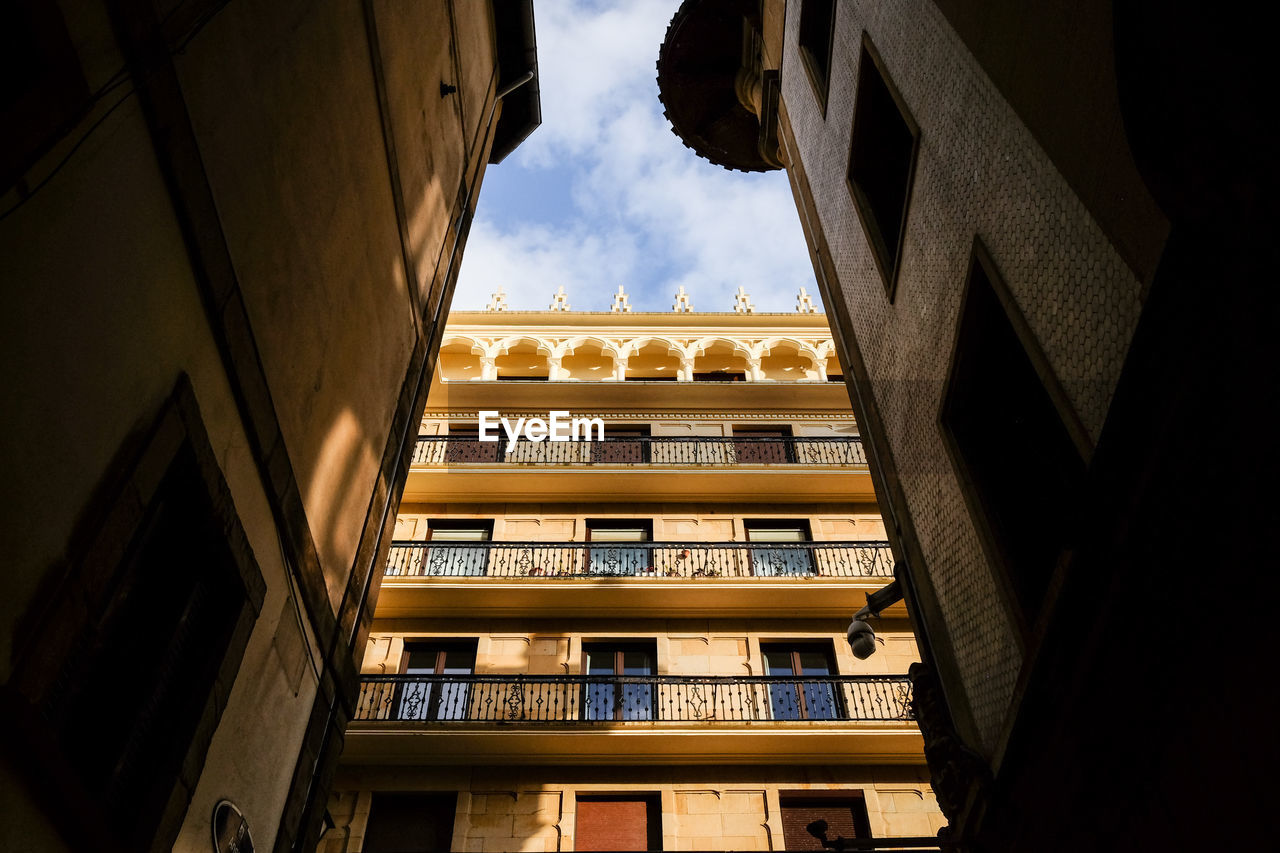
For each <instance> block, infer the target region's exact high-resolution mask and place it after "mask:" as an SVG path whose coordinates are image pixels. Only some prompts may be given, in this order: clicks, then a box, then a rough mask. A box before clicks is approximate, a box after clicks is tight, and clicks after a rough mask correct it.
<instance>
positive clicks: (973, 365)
mask: <svg viewBox="0 0 1280 853" xmlns="http://www.w3.org/2000/svg"><path fill="white" fill-rule="evenodd" d="M1202 12H1203V10H1202V9H1200V8H1196V7H1186V6H1177V5H1176V4H1175V6H1173V7H1171V6H1169V5H1168V4H1154V3H1144V2H1137V3H1114V4H1113V3H1109V2H1086V3H1074V2H1049V3H1032V4H1022V3H1003V2H1000V3H966V2H954V0H937V2H927V3H918V2H896V0H895V1H894V2H863V0H840V2H834V0H785V2H784V0H764V1H763V2H755V0H686V2H684V3H682V4H681V5H680V7H679V9H678V11H677V12H676V13H675V15H674V17H673V19H672V21H671V24H670V27H669V29H668V32H667V35H666V39H665V41H664V43H663V45H662V47H661V50H660V53H659V57H658V84H659V88H660V91H661V98H662V101H663V104H664V105H665V107H666V111H667V115H668V117H669V118H670V120H671V122H672V125H673V129H674V131H675V133H676V134H677V136H678V137H679V138H680V139H681V141H683V142H684V143H685V144H686V145H688V146H689V147H691V148H692V149H693V150H694V151H696V152H697V153H698V154H699V155H701V156H703V157H705V158H706V159H708V160H710V161H711V162H713V163H716V164H719V165H722V166H725V167H728V168H733V169H742V170H750V171H753V170H766V169H776V168H785V169H786V172H787V174H788V177H789V179H790V181H791V185H792V189H793V192H794V196H795V200H796V204H797V208H798V211H799V214H800V218H801V222H802V224H803V227H804V229H805V233H806V237H807V240H808V242H809V246H810V249H811V254H812V258H813V263H814V271H815V275H816V278H817V281H818V286H819V288H820V290H821V293H822V297H823V302H824V303H825V305H826V306H827V310H828V312H829V314H830V316H831V319H832V329H833V333H834V336H835V341H836V346H835V352H836V355H837V357H838V359H839V361H840V363H841V364H842V365H844V367H845V373H846V376H847V379H848V383H849V387H850V392H851V397H852V400H853V404H854V410H855V412H856V414H857V417H858V422H859V424H860V428H861V434H862V436H863V440H864V441H865V443H866V447H867V450H868V457H869V460H870V462H871V470H872V472H873V474H874V475H875V477H876V478H877V494H878V495H879V496H880V499H881V501H882V503H881V506H882V508H883V510H884V512H885V516H886V519H887V522H886V532H887V535H888V538H889V541H890V542H891V543H892V547H893V551H894V554H895V557H896V558H897V561H898V566H899V569H900V571H899V580H900V582H901V585H902V587H903V590H904V592H905V594H906V597H907V601H908V609H909V610H910V612H911V614H912V617H913V622H914V625H915V627H916V631H917V636H918V637H919V638H920V640H921V653H922V656H923V657H924V664H925V665H924V666H922V667H919V668H917V670H916V676H917V677H916V679H915V689H916V692H917V697H918V702H919V705H920V710H921V726H922V728H923V729H924V730H925V733H926V752H927V753H928V755H929V763H930V767H931V769H932V771H933V774H934V775H933V778H934V783H935V784H934V787H935V789H936V791H937V795H938V801H939V803H940V804H941V805H942V807H943V810H944V811H945V812H946V813H947V815H948V817H949V818H950V819H951V821H952V832H953V836H954V837H957V838H959V839H961V840H962V841H964V842H965V843H967V844H972V845H974V846H976V847H980V848H986V849H994V850H1003V849H1016V850H1037V851H1049V850H1076V849H1083V848H1088V849H1117V850H1121V849H1156V848H1159V847H1162V846H1172V847H1177V846H1183V845H1185V843H1186V840H1185V839H1187V838H1189V837H1191V836H1192V835H1194V834H1196V833H1198V832H1203V831H1211V832H1212V833H1213V834H1214V835H1215V838H1216V841H1215V843H1216V844H1218V845H1220V846H1224V847H1225V846H1230V845H1232V844H1234V845H1237V846H1243V847H1248V846H1252V845H1263V846H1266V845H1267V844H1269V843H1270V839H1269V838H1267V836H1266V831H1264V830H1262V829H1261V824H1259V823H1257V822H1256V821H1253V820H1251V819H1245V820H1237V819H1235V818H1232V817H1224V818H1223V819H1221V820H1218V819H1214V818H1213V817H1210V816H1209V815H1207V814H1206V813H1205V812H1206V808H1205V806H1206V805H1207V804H1208V803H1210V802H1213V801H1214V800H1215V799H1216V798H1217V796H1218V794H1219V792H1220V791H1219V787H1218V786H1219V784H1220V780H1223V779H1227V778H1230V779H1234V780H1239V782H1240V784H1241V785H1242V786H1244V787H1245V788H1248V789H1250V790H1255V789H1256V790H1258V791H1261V790H1263V789H1264V788H1270V787H1273V786H1271V785H1269V784H1264V780H1269V779H1270V777H1271V776H1272V775H1274V767H1275V761H1276V760H1277V758H1278V757H1280V745H1278V744H1277V738H1276V737H1275V734H1274V724H1273V723H1271V722H1270V720H1271V719H1273V718H1274V716H1275V715H1276V713H1277V712H1280V707H1278V702H1277V699H1276V695H1277V694H1276V691H1275V690H1274V685H1273V683H1272V682H1273V679H1272V678H1271V677H1270V676H1260V675H1259V672H1258V667H1259V664H1260V662H1261V661H1262V660H1263V659H1264V657H1265V656H1267V655H1269V654H1270V651H1269V650H1270V649H1274V648H1275V647H1276V646H1277V636H1276V631H1275V620H1274V618H1273V617H1272V616H1271V615H1270V614H1269V613H1268V612H1267V610H1268V607H1269V605H1264V604H1262V602H1269V601H1272V600H1274V597H1275V593H1276V580H1275V574H1274V573H1273V572H1270V571H1266V570H1259V567H1261V566H1271V565H1275V564H1276V562H1277V554H1276V545H1275V540H1274V537H1270V536H1268V535H1266V534H1264V533H1262V531H1263V530H1264V529H1267V528H1269V526H1270V522H1269V521H1268V519H1269V517H1270V515H1271V514H1272V513H1273V512H1274V506H1275V501H1274V497H1273V496H1272V495H1271V489H1270V486H1269V485H1268V484H1269V483H1270V482H1272V481H1273V478H1274V476H1275V475H1276V465H1275V462H1276V454H1275V453H1274V450H1273V447H1274V442H1273V440H1272V439H1271V438H1270V436H1269V435H1268V434H1267V431H1266V430H1265V429H1264V428H1263V427H1262V426H1261V424H1263V423H1265V422H1267V420H1268V419H1269V416H1268V415H1267V414H1266V413H1267V412H1270V411H1272V410H1274V407H1275V406H1276V404H1277V388H1280V383H1278V382H1277V381H1276V367H1277V365H1280V358H1278V357H1277V353H1276V346H1275V341H1276V340H1277V335H1276V325H1277V324H1276V318H1277V316H1280V314H1277V312H1276V311H1275V305H1274V298H1273V297H1272V296H1270V295H1269V294H1268V291H1269V288H1265V287H1264V288H1260V287H1257V286H1256V282H1259V281H1261V280H1263V279H1266V280H1269V279H1270V278H1273V277H1274V272H1273V270H1274V264H1275V260H1276V259H1275V240H1274V239H1273V237H1272V236H1271V235H1270V234H1269V233H1268V232H1267V229H1266V228H1265V227H1264V226H1262V225H1261V223H1262V222H1265V221H1270V219H1272V218H1274V213H1275V211H1274V205H1275V200H1276V198H1277V194H1276V187H1277V182H1276V161H1275V158H1274V157H1273V156H1271V154H1270V153H1269V149H1268V147H1267V145H1266V144H1265V143H1264V140H1265V139H1267V138H1269V131H1266V130H1265V127H1264V125H1265V118H1264V117H1263V113H1261V112H1259V111H1258V110H1257V109H1256V108H1255V107H1254V106H1252V105H1253V104H1256V103H1259V102H1261V101H1264V100H1265V99H1266V98H1267V97H1268V96H1269V95H1268V93H1269V88H1268V87H1269V84H1263V83H1262V80H1263V78H1264V77H1266V74H1265V73H1264V72H1263V71H1262V70H1261V68H1262V64H1263V63H1264V59H1263V57H1265V56H1267V55H1268V54H1269V53H1270V48H1269V47H1268V46H1267V45H1265V44H1263V43H1262V40H1261V39H1262V37H1261V36H1257V35H1255V34H1254V33H1241V32H1240V28H1239V27H1238V26H1237V23H1238V22H1236V21H1233V20H1231V19H1230V16H1216V15H1212V14H1207V15H1206V14H1202ZM1192 68H1194V69H1195V70H1194V72H1192V71H1191V70H1190V69H1192ZM1201 509H1203V511H1204V512H1205V513H1207V515H1201V514H1200V510H1201ZM1193 518H1204V519H1205V520H1206V521H1207V526H1205V527H1199V526H1198V525H1197V522H1196V521H1194V520H1193ZM1210 519H1211V520H1210ZM1195 530H1203V531H1205V535H1206V536H1207V537H1209V539H1210V540H1211V541H1212V545H1211V546H1210V545H1209V543H1208V541H1205V542H1204V543H1202V544H1205V545H1206V546H1208V549H1209V550H1211V551H1212V552H1213V556H1212V557H1207V556H1206V554H1205V551H1204V550H1202V549H1201V548H1199V547H1196V546H1195V545H1193V544H1192V542H1191V541H1190V540H1191V539H1192V538H1195V537H1196V534H1195V533H1194V532H1193V531H1195ZM1202 582H1204V583H1208V584H1211V585H1216V584H1222V586H1221V589H1220V592H1219V593H1215V594H1214V596H1213V597H1214V599H1215V600H1218V601H1222V602H1224V603H1225V602H1226V601H1228V600H1229V601H1230V602H1231V604H1230V609H1231V616H1230V618H1229V625H1230V627H1228V623H1226V622H1223V623H1221V624H1220V625H1219V626H1218V627H1220V628H1221V630H1222V633H1221V634H1220V635H1219V634H1216V633H1215V630H1216V629H1215V628H1210V627H1209V626H1207V625H1204V624H1197V623H1196V620H1197V619H1199V618H1201V617H1204V616H1205V614H1206V608H1204V607H1200V606H1197V605H1196V604H1194V603H1193V602H1192V601H1191V600H1190V599H1191V598H1195V597H1197V596H1196V595H1194V594H1192V595H1191V596H1189V597H1188V596H1187V594H1186V590H1188V589H1190V588H1197V587H1199V586H1200V585H1201V583H1202ZM1184 599H1186V600H1184ZM1188 620H1190V621H1191V623H1192V624H1191V625H1186V624H1185V623H1186V622H1187V621H1188ZM1210 621H1211V622H1212V621H1213V619H1212V618H1211V619H1210ZM1179 623H1183V624H1184V627H1186V628H1187V632H1188V633H1189V634H1192V635H1196V636H1197V637H1199V638H1201V640H1203V642H1201V641H1191V640H1187V639H1179V638H1178V637H1179V636H1181V637H1186V636H1187V633H1184V632H1183V631H1182V630H1180V629H1179V628H1177V627H1175V626H1176V625H1178V624H1179ZM1193 626H1194V627H1193ZM1211 634H1212V635H1213V636H1214V637H1215V638H1217V639H1213V640H1211V639H1209V636H1210V635H1211ZM1228 636H1230V638H1231V639H1230V640H1229V643H1230V645H1231V647H1232V651H1228V650H1227V649H1226V648H1225V647H1224V646H1223V642H1228V641H1227V638H1228ZM1193 672H1194V673H1196V675H1195V676H1194V677H1192V676H1191V675H1190V674H1191V673H1193ZM1188 679H1193V680H1194V679H1202V681H1201V686H1198V687H1192V686H1191V684H1190V682H1189V680H1188ZM1210 684H1211V685H1212V686H1210ZM1115 702H1119V703H1120V704H1121V705H1123V707H1124V708H1125V709H1127V711H1126V712H1123V713H1122V714H1121V716H1124V717H1125V718H1126V720H1128V721H1130V722H1131V723H1132V724H1122V723H1121V722H1120V720H1119V718H1118V717H1117V715H1116V714H1115V713H1113V711H1112V710H1107V709H1108V708H1111V709H1114V708H1115V707H1116V706H1115V705H1113V704H1112V703H1115ZM1245 799H1246V800H1247V805H1242V808H1243V809H1244V811H1245V812H1246V813H1250V814H1253V813H1255V812H1254V810H1255V809H1263V808H1265V804H1264V803H1263V801H1262V800H1260V799H1258V798H1256V797H1254V796H1253V795H1247V796H1246V798H1245ZM1228 839H1230V840H1228Z"/></svg>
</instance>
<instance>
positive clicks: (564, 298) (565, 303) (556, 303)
mask: <svg viewBox="0 0 1280 853" xmlns="http://www.w3.org/2000/svg"><path fill="white" fill-rule="evenodd" d="M547 307H548V308H549V309H550V310H552V311H568V310H569V297H568V295H567V294H566V293H565V292H564V285H563V284H562V285H560V286H559V287H557V288H556V292H555V293H553V294H552V295H551V304H550V305H548V306H547Z"/></svg>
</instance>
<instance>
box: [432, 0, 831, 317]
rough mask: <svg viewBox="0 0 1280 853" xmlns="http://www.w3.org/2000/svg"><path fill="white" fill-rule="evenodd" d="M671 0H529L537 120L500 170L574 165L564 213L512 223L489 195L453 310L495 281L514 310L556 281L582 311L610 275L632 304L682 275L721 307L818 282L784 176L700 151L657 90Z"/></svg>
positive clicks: (661, 299)
mask: <svg viewBox="0 0 1280 853" xmlns="http://www.w3.org/2000/svg"><path fill="white" fill-rule="evenodd" d="M673 11H674V4H673V3H670V2H655V3H624V4H622V5H621V6H618V7H602V6H601V5H598V4H597V5H593V4H584V3H578V4H570V3H559V2H557V3H553V4H544V5H542V6H539V7H538V9H537V12H538V16H539V17H538V19H537V28H538V29H537V32H538V53H539V56H538V61H539V71H540V76H541V81H540V91H541V95H542V107H543V124H542V127H540V128H539V129H538V130H537V131H536V132H535V133H534V134H533V136H531V137H530V138H529V139H528V140H526V141H525V143H524V144H523V145H522V146H521V147H520V149H518V150H517V151H516V153H515V154H514V155H513V156H512V157H511V158H510V159H509V160H508V161H507V162H505V163H503V164H502V165H500V166H497V167H495V169H516V170H522V169H523V170H536V169H543V168H548V167H551V166H556V167H560V168H564V167H566V165H568V166H569V172H570V173H571V178H570V180H571V181H572V184H573V185H572V188H571V197H572V200H573V205H574V211H573V213H572V215H571V216H570V217H569V219H570V222H571V224H570V225H569V226H567V227H565V228H560V229H552V228H549V227H546V226H544V225H539V224H538V223H513V222H510V221H507V218H505V217H504V216H503V212H502V211H495V210H491V209H489V208H487V207H486V205H485V203H484V197H483V192H482V194H481V203H480V207H479V214H478V216H477V219H476V223H475V226H474V227H473V229H472V234H471V238H470V240H469V242H468V246H467V251H466V256H465V258H466V259H465V262H464V265H463V269H462V275H461V277H460V281H459V287H458V294H459V295H458V296H456V297H455V305H457V306H458V307H460V308H461V307H469V308H479V307H483V305H484V304H485V303H486V302H487V300H488V296H489V293H490V292H492V291H493V290H494V289H495V288H496V287H497V285H498V284H499V283H502V284H503V285H504V286H505V288H506V290H507V292H508V293H509V294H510V297H509V299H510V302H511V304H512V306H513V307H526V308H545V307H546V306H547V304H548V303H549V302H550V298H551V294H552V293H553V292H554V291H555V288H556V287H557V286H558V285H560V284H563V285H565V288H566V291H567V292H568V294H569V297H570V299H569V301H570V304H571V305H573V307H574V308H575V309H578V310H603V309H605V308H607V306H608V304H609V302H610V299H611V295H612V293H613V292H614V290H615V289H616V285H617V284H623V285H625V286H626V288H627V291H628V292H629V293H630V294H632V300H631V301H632V304H633V305H635V306H636V307H637V308H639V309H649V310H659V311H665V310H669V309H670V305H671V295H672V294H673V293H674V292H675V290H676V288H677V287H678V286H681V285H683V286H684V287H685V289H686V290H687V291H688V292H689V293H690V294H691V295H692V297H693V304H694V306H695V308H696V309H697V310H701V311H728V310H731V308H732V306H733V295H732V294H733V293H734V291H735V290H736V288H737V287H738V286H739V285H741V286H743V287H745V288H746V289H747V291H748V293H750V294H751V296H752V299H753V301H754V303H755V305H756V307H757V309H759V310H762V311H790V310H793V309H794V305H795V294H796V291H797V290H798V288H799V287H802V286H803V287H806V288H808V290H809V291H810V292H811V293H815V295H816V290H817V288H816V287H815V286H814V283H813V271H812V267H811V266H810V262H809V255H808V251H807V249H806V247H805V244H804V239H803V235H802V233H801V229H800V223H799V219H798V217H797V214H796V209H795V204H794V202H793V201H792V198H791V192H790V189H789V187H788V185H787V180H786V177H785V175H784V174H782V173H781V172H772V173H768V174H764V175H744V174H742V173H740V172H729V171H727V170H724V169H721V168H719V167H718V166H714V165H712V164H711V163H709V162H707V161H705V160H702V159H699V158H698V157H696V156H695V155H694V154H693V153H692V152H691V151H689V150H688V149H687V148H685V147H684V146H683V144H681V142H680V140H679V139H678V138H677V137H676V136H675V135H673V134H672V132H671V128H670V125H669V124H668V123H667V121H666V119H665V118H664V117H663V115H662V107H661V105H660V103H659V101H658V94H657V85H656V82H655V79H654V78H655V76H656V71H655V68H654V64H655V62H656V61H657V56H658V48H659V45H660V44H661V42H662V37H663V35H664V34H665V32H666V26H667V23H668V21H669V19H670V17H671V15H672V13H673Z"/></svg>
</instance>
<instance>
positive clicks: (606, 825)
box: [574, 796, 662, 850]
mask: <svg viewBox="0 0 1280 853" xmlns="http://www.w3.org/2000/svg"><path fill="white" fill-rule="evenodd" d="M659 814H660V811H659V806H658V800H657V798H656V797H637V796H620V797H614V796H609V797H579V798H578V818H577V824H576V832H575V836H576V837H575V838H574V845H575V848H576V849H578V850H661V849H662V830H661V826H660V818H659Z"/></svg>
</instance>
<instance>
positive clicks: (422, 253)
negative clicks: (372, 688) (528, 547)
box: [0, 0, 539, 853]
mask: <svg viewBox="0 0 1280 853" xmlns="http://www.w3.org/2000/svg"><path fill="white" fill-rule="evenodd" d="M0 41H2V42H3V50H4V54H5V69H6V70H5V81H4V96H3V98H2V99H0V127H2V128H3V133H0V137H2V141H0V193H2V195H0V279H2V281H3V297H4V298H3V305H4V307H3V310H0V353H2V354H0V365H3V377H2V378H0V389H2V399H3V401H4V406H3V408H4V416H3V425H2V426H0V494H2V495H3V497H2V500H0V505H2V506H3V508H4V512H3V513H0V543H2V545H3V552H4V563H5V565H4V571H3V573H0V719H2V720H3V725H0V814H3V815H4V820H3V821H0V849H4V850H24V851H46V850H47V851H65V850H92V851H128V853H138V851H156V852H157V853H159V851H169V850H177V851H192V852H193V853H194V851H206V850H209V849H210V846H211V842H212V844H213V846H214V848H215V849H217V850H219V851H229V850H233V849H236V850H240V851H245V850H248V849H256V850H257V851H259V853H269V851H273V850H274V851H276V853H286V851H291V850H298V851H303V850H305V851H308V853H309V852H310V851H312V850H314V849H315V843H316V837H317V835H318V833H319V831H320V828H321V826H322V824H323V818H324V807H325V804H326V803H327V797H328V793H327V792H328V784H329V781H330V778H331V776H332V773H333V768H334V763H335V761H336V759H337V755H338V753H339V751H340V749H341V746H342V739H343V730H344V728H345V725H346V722H347V720H348V719H349V718H350V717H351V715H352V714H353V712H354V710H355V705H354V702H355V700H356V698H357V695H358V682H357V674H358V666H359V659H360V658H361V657H362V656H363V654H364V648H365V645H366V641H365V635H366V633H367V630H368V625H369V619H370V617H371V602H372V594H373V579H374V578H375V577H376V575H377V574H378V570H380V569H381V566H382V564H383V562H384V561H385V559H386V553H387V550H388V547H389V540H390V538H391V534H392V529H393V526H394V523H395V516H394V507H395V505H396V503H397V502H398V495H399V492H400V489H401V488H402V486H403V483H404V481H405V477H406V475H407V469H408V464H409V459H410V457H411V455H412V453H413V449H414V442H415V439H416V435H417V429H416V424H417V420H418V413H420V412H421V410H422V407H423V404H424V401H425V399H426V392H427V387H428V384H429V379H430V376H431V373H432V370H433V369H434V366H435V364H434V354H435V351H436V349H437V348H438V344H439V339H440V335H441V333H442V331H443V317H444V313H445V311H446V310H447V306H448V304H449V300H450V296H451V292H452V288H453V282H454V278H455V276H456V275H457V270H458V264H459V261H460V258H461V253H462V250H463V246H464V244H465V241H466V235H467V228H468V224H469V223H470V221H471V216H472V214H473V212H474V210H475V205H476V202H477V198H478V192H479V190H480V185H481V180H482V178H483V176H484V172H485V167H486V165H487V164H488V163H491V162H496V161H497V160H499V159H501V158H502V157H503V156H504V155H505V154H507V153H508V152H510V151H511V150H512V149H513V148H514V147H515V146H516V145H517V144H519V142H520V141H521V140H522V139H523V138H524V137H525V136H526V135H527V134H528V133H529V132H530V131H531V130H533V128H534V127H536V125H537V123H538V121H539V99H538V92H537V84H536V80H535V74H536V57H535V48H534V33H533V17H532V8H531V4H530V3H529V2H509V0H503V2H496V3H488V2H449V1H448V0H441V1H440V2H423V3H394V2H381V0H372V2H366V3H350V2H345V3H344V2H305V3H281V2H275V0H270V2H260V0H234V2H230V3H227V2H205V0H191V1H190V2H147V0H83V2H81V1H80V0H67V2H46V1H45V0H15V2H9V3H5V4H4V7H3V10H2V11H0ZM225 805H230V806H233V807H234V808H230V807H225ZM246 829H247V835H246ZM215 836H216V837H215ZM250 838H251V839H252V845H250V844H249V843H248V841H249V839H250ZM233 845H234V846H233Z"/></svg>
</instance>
